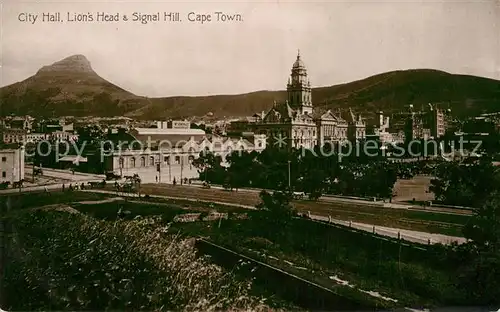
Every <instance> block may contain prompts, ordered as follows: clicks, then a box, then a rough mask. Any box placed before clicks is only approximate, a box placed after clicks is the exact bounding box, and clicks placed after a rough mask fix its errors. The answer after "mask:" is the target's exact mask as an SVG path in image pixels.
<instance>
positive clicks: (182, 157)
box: [181, 155, 184, 185]
mask: <svg viewBox="0 0 500 312" xmlns="http://www.w3.org/2000/svg"><path fill="white" fill-rule="evenodd" d="M182 169H184V155H181V185H182Z"/></svg>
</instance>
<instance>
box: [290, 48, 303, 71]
mask: <svg viewBox="0 0 500 312" xmlns="http://www.w3.org/2000/svg"><path fill="white" fill-rule="evenodd" d="M292 69H306V65H305V64H304V62H303V61H302V59H301V58H300V51H299V52H298V53H297V59H296V60H295V63H293V67H292Z"/></svg>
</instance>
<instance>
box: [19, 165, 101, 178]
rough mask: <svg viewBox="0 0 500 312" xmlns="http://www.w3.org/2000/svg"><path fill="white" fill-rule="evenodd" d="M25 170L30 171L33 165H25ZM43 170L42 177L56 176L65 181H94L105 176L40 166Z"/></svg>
mask: <svg viewBox="0 0 500 312" xmlns="http://www.w3.org/2000/svg"><path fill="white" fill-rule="evenodd" d="M24 170H25V172H26V173H31V171H32V170H33V167H31V166H27V167H25V169H24ZM42 170H43V175H42V176H44V177H51V178H57V179H61V180H67V181H75V182H76V181H78V182H80V181H94V180H98V179H100V180H102V179H104V178H105V176H104V175H97V174H90V173H82V172H75V173H74V174H72V173H71V171H70V170H60V169H52V168H42Z"/></svg>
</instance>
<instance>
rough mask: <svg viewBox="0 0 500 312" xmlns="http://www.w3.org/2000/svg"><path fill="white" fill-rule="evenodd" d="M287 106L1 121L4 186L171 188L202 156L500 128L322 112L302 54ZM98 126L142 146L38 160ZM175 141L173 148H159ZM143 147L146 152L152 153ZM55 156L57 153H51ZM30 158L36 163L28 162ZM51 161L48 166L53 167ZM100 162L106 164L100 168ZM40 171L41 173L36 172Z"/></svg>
mask: <svg viewBox="0 0 500 312" xmlns="http://www.w3.org/2000/svg"><path fill="white" fill-rule="evenodd" d="M286 90H287V100H286V101H284V102H280V103H277V102H275V103H274V105H273V107H272V108H271V109H269V110H268V111H262V112H255V114H254V115H253V116H248V117H243V118H225V119H221V120H213V118H210V114H208V118H207V120H200V119H201V118H199V117H198V118H197V117H193V118H191V119H190V120H175V119H174V120H165V121H155V120H149V121H144V120H134V119H132V118H129V117H119V116H118V117H107V118H104V117H73V116H66V117H61V118H57V119H55V118H52V119H50V118H36V117H32V116H28V115H26V116H7V117H3V118H1V119H0V133H1V137H2V143H3V144H2V147H1V150H0V154H1V159H2V170H1V176H0V182H9V183H15V182H19V181H22V180H24V179H25V176H24V173H25V169H24V164H25V161H26V163H31V164H32V166H33V168H35V167H43V166H48V167H55V168H66V169H67V168H76V169H77V170H81V171H85V172H89V171H90V172H92V171H94V172H95V173H105V172H114V173H116V174H118V175H120V176H122V175H128V174H139V176H141V178H142V179H144V180H145V181H154V180H156V181H158V180H160V181H163V182H169V183H171V182H172V181H173V179H177V180H178V181H183V180H184V179H193V178H197V177H198V171H197V169H196V168H195V167H194V166H192V165H191V163H192V162H193V160H194V159H195V158H197V157H198V155H199V154H200V152H202V151H204V150H207V149H208V150H209V151H211V152H213V153H216V154H218V155H221V157H222V159H223V161H225V159H226V157H227V155H230V154H231V153H232V151H234V150H246V151H257V152H261V151H263V150H264V149H266V147H273V146H276V141H277V140H280V142H281V143H282V144H280V146H279V148H286V149H289V150H291V149H301V148H304V149H313V148H315V147H318V146H319V147H321V146H324V145H325V144H327V143H334V144H340V145H342V144H343V142H353V141H363V142H367V141H374V142H377V144H380V146H379V148H380V149H385V148H387V146H390V145H394V144H405V143H406V144H408V142H410V141H412V140H441V139H443V138H444V137H447V138H448V139H452V140H457V139H458V138H465V139H467V140H469V139H471V138H480V139H484V138H485V137H488V136H491V135H495V134H496V133H498V131H499V129H500V112H498V113H490V114H483V115H480V116H471V117H470V118H469V119H468V120H461V121H459V120H456V119H454V117H453V112H452V111H451V109H450V108H449V107H446V105H440V104H433V103H429V104H428V105H426V106H422V107H420V108H418V107H414V106H413V105H412V104H411V103H408V105H407V110H406V111H402V112H400V113H397V114H394V113H392V114H391V116H385V115H384V112H382V111H380V112H377V113H376V114H377V118H376V120H375V122H374V123H372V124H367V122H366V120H365V119H364V118H363V116H362V115H361V114H359V113H357V114H356V113H354V112H353V111H352V110H351V109H349V111H348V113H347V114H346V113H345V112H344V113H342V112H341V111H340V110H339V111H333V110H321V109H320V108H316V107H315V105H314V99H313V98H312V91H311V90H312V89H311V82H310V81H309V78H308V74H307V68H306V66H305V63H304V62H303V60H302V57H301V55H300V52H299V53H298V54H297V58H296V60H295V62H294V63H293V65H292V68H291V74H290V78H289V80H288V82H287V84H286ZM88 127H95V129H98V131H100V132H102V133H103V134H104V136H103V138H102V140H103V141H109V142H115V143H116V145H115V144H113V148H115V149H116V147H117V146H118V144H119V143H120V142H122V143H123V142H129V143H132V142H141V143H142V144H143V145H142V146H140V145H137V146H133V144H130V145H128V144H126V145H125V146H120V150H113V151H109V150H107V151H106V153H105V155H106V156H105V157H104V158H103V159H100V160H96V157H98V155H101V154H103V153H102V151H100V152H97V151H96V150H95V149H94V150H89V149H85V150H84V154H83V155H79V154H77V153H75V151H74V150H72V151H67V152H66V153H64V155H63V156H61V157H59V158H58V156H54V155H52V154H50V155H49V154H48V155H47V157H42V156H41V155H37V156H36V157H34V155H33V154H32V153H31V151H34V150H36V148H35V146H37V145H40V142H44V143H45V144H46V145H52V146H54V147H55V146H56V145H60V144H67V145H69V144H75V145H77V144H78V142H80V144H81V143H82V132H85V131H86V130H85V129H86V128H88ZM159 142H169V143H170V144H169V146H164V145H163V146H159ZM144 146H147V147H146V148H145V147H144ZM53 150H55V148H53ZM30 155H31V156H30ZM49 159H50V160H49ZM96 162H97V163H100V165H98V166H97V165H96ZM33 170H35V169H33Z"/></svg>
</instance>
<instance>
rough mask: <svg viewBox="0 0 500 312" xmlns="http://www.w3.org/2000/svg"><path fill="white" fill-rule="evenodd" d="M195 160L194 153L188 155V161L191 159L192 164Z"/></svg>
mask: <svg viewBox="0 0 500 312" xmlns="http://www.w3.org/2000/svg"><path fill="white" fill-rule="evenodd" d="M193 160H194V155H189V156H188V161H189V163H190V164H191V163H192V162H193Z"/></svg>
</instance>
